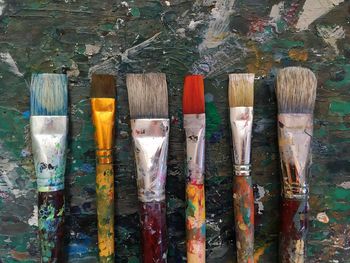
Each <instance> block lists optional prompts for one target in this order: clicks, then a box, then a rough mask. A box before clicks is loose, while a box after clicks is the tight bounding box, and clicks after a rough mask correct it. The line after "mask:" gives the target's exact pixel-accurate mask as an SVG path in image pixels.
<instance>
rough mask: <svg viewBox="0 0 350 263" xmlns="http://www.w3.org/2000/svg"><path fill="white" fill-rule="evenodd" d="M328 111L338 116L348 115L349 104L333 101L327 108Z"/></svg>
mask: <svg viewBox="0 0 350 263" xmlns="http://www.w3.org/2000/svg"><path fill="white" fill-rule="evenodd" d="M329 110H330V111H331V112H333V113H337V114H338V115H340V116H345V115H347V114H350V102H345V101H333V102H331V104H330V106H329Z"/></svg>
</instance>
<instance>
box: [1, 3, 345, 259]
mask: <svg viewBox="0 0 350 263" xmlns="http://www.w3.org/2000/svg"><path fill="white" fill-rule="evenodd" d="M349 15H350V14H349V2H348V1H344V0H306V1H304V0H303V1H284V2H282V1H281V2H279V1H274V0H259V1H258V0H248V1H241V0H217V1H214V0H196V1H187V0H183V1H180V0H169V1H163V0H162V1H123V2H122V1H117V0H115V1H113V0H108V1H97V0H91V1H81V0H65V1H63V0H62V1H54V0H51V1H50V0H25V1H13V0H0V92H1V96H0V196H1V198H0V261H1V262H6V263H8V262H11V263H12V262H39V255H38V251H39V244H38V237H37V231H38V227H37V220H36V218H37V214H38V208H37V206H36V204H37V195H36V181H35V176H34V167H33V163H32V157H31V149H30V141H29V135H28V131H29V129H28V127H29V125H28V124H29V119H28V118H29V89H28V81H29V80H30V76H31V73H33V72H38V71H41V72H44V71H45V72H62V71H66V72H67V74H68V75H69V77H70V85H69V92H70V106H71V107H70V110H71V112H70V119H71V121H70V136H69V149H70V150H69V153H68V163H67V172H66V201H67V207H66V226H67V229H66V234H65V237H66V240H65V243H66V245H65V252H66V254H67V261H68V262H96V258H97V246H96V242H97V228H96V203H95V197H96V196H95V168H94V164H95V156H94V140H93V127H92V123H91V116H90V104H89V100H88V98H89V90H90V86H89V76H90V73H92V72H99V73H113V74H116V75H117V76H118V91H117V96H118V98H117V99H118V102H117V110H118V120H117V122H116V123H117V132H116V142H117V147H116V148H115V156H116V160H115V164H116V167H115V171H116V194H117V196H116V207H115V208H116V213H117V214H116V249H117V261H118V262H139V254H140V251H139V245H140V233H139V230H140V228H139V223H138V214H137V210H138V202H137V190H136V178H135V167H134V166H133V164H132V163H133V154H132V152H131V149H130V143H131V140H130V128H129V117H128V107H127V105H128V104H127V92H126V87H125V73H126V72H142V71H146V72H150V71H161V72H164V73H166V74H167V78H168V85H169V93H170V98H171V99H170V100H169V101H170V116H171V121H172V126H171V134H170V149H169V163H168V165H169V168H168V181H167V182H168V183H167V213H168V218H167V223H168V233H169V262H182V261H183V260H184V257H185V247H186V244H185V174H184V144H183V142H184V135H183V129H182V119H181V116H182V112H181V94H182V81H183V76H184V74H186V73H187V72H194V73H202V74H205V75H206V82H205V84H206V114H207V141H208V143H207V147H206V152H207V155H206V160H207V164H206V181H205V184H206V209H207V261H208V262H215V263H217V262H235V260H234V257H235V251H234V233H233V229H234V225H233V221H232V218H233V214H232V207H233V202H232V163H231V157H230V146H229V144H230V136H229V125H228V118H227V117H228V111H227V107H226V105H227V103H228V102H227V98H226V94H227V73H229V72H243V71H249V72H254V73H255V74H256V76H257V80H256V91H255V101H256V107H255V111H254V113H255V116H254V134H253V135H254V138H253V145H252V146H253V156H252V159H253V182H254V184H255V200H256V233H255V234H256V235H255V236H256V247H255V250H256V252H255V257H256V259H257V260H258V262H267V263H270V262H277V240H278V237H277V233H278V228H277V225H278V223H279V216H278V208H279V202H280V197H279V191H280V184H279V168H278V167H279V166H278V165H279V164H278V150H277V134H276V103H275V94H274V87H273V85H274V77H275V74H276V70H277V69H278V68H281V67H284V66H289V65H302V66H306V67H309V68H311V69H312V70H313V71H314V72H315V73H316V74H317V76H318V80H319V88H318V95H317V103H316V110H315V132H314V138H313V142H312V145H313V168H312V178H310V187H311V196H310V232H309V235H308V239H307V242H308V249H307V255H308V261H307V262H311V263H313V262H347V260H349V256H348V254H349V246H350V245H349V244H350V238H349V237H350V221H349V218H350V205H349V202H348V201H349V199H350V162H349V157H350V151H349V147H348V145H349V143H350V135H349V134H350V133H349V129H350V124H349V121H350V103H349V100H350V91H349V88H350V84H349V81H350V64H349V59H350V45H349V43H350V42H349V40H350V37H349V32H350V24H349Z"/></svg>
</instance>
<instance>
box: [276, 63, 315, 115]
mask: <svg viewBox="0 0 350 263" xmlns="http://www.w3.org/2000/svg"><path fill="white" fill-rule="evenodd" d="M316 88H317V79H316V76H315V74H314V73H313V72H312V71H311V70H309V69H307V68H302V67H288V68H284V69H281V70H280V71H279V72H278V75H277V83H276V96H277V103H278V112H279V113H313V111H314V107H315V100H316Z"/></svg>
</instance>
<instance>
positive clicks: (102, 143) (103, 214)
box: [91, 74, 116, 262]
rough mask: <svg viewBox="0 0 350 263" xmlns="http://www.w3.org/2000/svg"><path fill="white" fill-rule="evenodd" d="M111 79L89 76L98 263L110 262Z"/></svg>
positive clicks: (113, 111) (112, 95)
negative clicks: (94, 150) (94, 154)
mask: <svg viewBox="0 0 350 263" xmlns="http://www.w3.org/2000/svg"><path fill="white" fill-rule="evenodd" d="M115 95H116V83H115V78H114V77H113V76H111V75H97V74H93V75H92V81H91V111H92V121H93V124H94V128H95V143H96V203H97V231H98V249H99V251H98V255H99V262H114V173H113V155H112V150H113V140H114V120H115V104H116V101H115Z"/></svg>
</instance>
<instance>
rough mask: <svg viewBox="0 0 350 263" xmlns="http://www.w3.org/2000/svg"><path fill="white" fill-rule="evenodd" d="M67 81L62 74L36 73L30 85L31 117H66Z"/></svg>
mask: <svg viewBox="0 0 350 263" xmlns="http://www.w3.org/2000/svg"><path fill="white" fill-rule="evenodd" d="M67 86H68V79H67V76H66V75H64V74H51V73H40V74H39V73H36V74H33V75H32V80H31V85H30V108H31V115H33V116H35V115H51V116H55V115H58V116H62V115H64V116H66V115H67V113H68V88H67Z"/></svg>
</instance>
